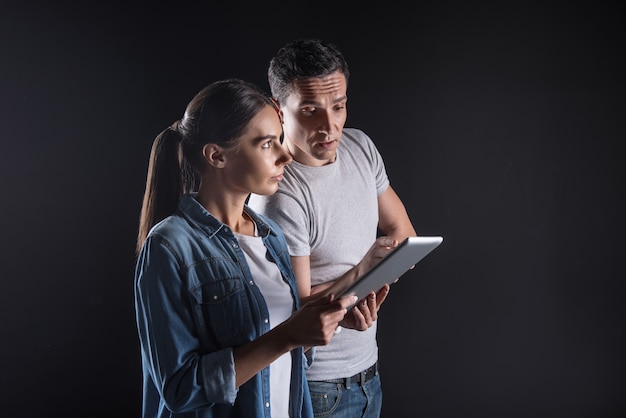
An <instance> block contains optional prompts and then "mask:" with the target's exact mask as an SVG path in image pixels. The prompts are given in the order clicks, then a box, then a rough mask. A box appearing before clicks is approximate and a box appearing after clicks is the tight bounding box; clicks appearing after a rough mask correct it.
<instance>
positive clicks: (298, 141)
mask: <svg viewBox="0 0 626 418" xmlns="http://www.w3.org/2000/svg"><path fill="white" fill-rule="evenodd" d="M346 89H347V85H346V78H345V77H344V75H343V73H341V72H340V71H335V72H334V73H332V74H330V75H328V76H325V77H323V78H308V79H304V80H300V81H297V82H295V83H294V84H293V89H292V92H291V93H290V94H289V96H287V98H286V99H285V102H284V103H282V104H281V107H280V110H281V114H282V118H283V129H284V132H285V142H284V145H285V146H286V147H287V149H288V150H289V152H290V153H291V155H292V156H293V158H294V160H296V161H298V162H299V163H301V164H305V165H309V166H322V165H325V164H330V163H332V162H334V161H335V156H336V153H337V146H338V145H339V141H340V139H341V132H342V130H343V126H344V124H345V123H346V117H347V108H346V104H347V101H348V98H347V95H346Z"/></svg>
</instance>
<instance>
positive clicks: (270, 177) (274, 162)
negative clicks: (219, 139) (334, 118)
mask: <svg viewBox="0 0 626 418" xmlns="http://www.w3.org/2000/svg"><path fill="white" fill-rule="evenodd" d="M282 136H283V129H282V124H281V123H280V119H279V117H278V113H277V112H276V109H274V108H273V107H272V106H269V105H268V106H266V107H265V108H264V109H263V110H261V111H260V112H259V113H258V114H257V115H256V116H255V117H254V118H252V120H251V121H250V122H249V123H248V126H247V128H246V130H245V131H244V133H243V134H242V136H241V137H240V142H239V146H238V147H237V148H236V149H233V150H229V151H226V165H225V167H224V169H225V170H227V171H226V172H225V174H226V175H225V177H224V178H225V179H226V181H227V182H228V183H229V184H230V186H231V187H233V188H235V189H239V190H240V191H241V192H244V193H256V194H260V195H269V194H273V193H275V192H276V191H277V190H278V183H279V182H280V181H282V179H283V170H284V168H285V166H286V165H287V164H289V163H290V162H291V161H292V158H291V156H290V155H289V153H288V152H287V149H286V148H284V147H283V146H282Z"/></svg>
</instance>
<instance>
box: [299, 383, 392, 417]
mask: <svg viewBox="0 0 626 418" xmlns="http://www.w3.org/2000/svg"><path fill="white" fill-rule="evenodd" d="M309 391H310V392H311V399H312V401H313V412H314V413H315V417H318V418H321V417H333V418H379V417H380V411H381V408H382V403H383V392H382V388H381V385H380V375H379V374H378V373H377V374H376V375H375V376H374V377H372V378H371V379H370V380H368V381H367V382H365V383H363V384H360V383H351V384H350V385H349V387H346V385H345V383H329V382H324V381H309Z"/></svg>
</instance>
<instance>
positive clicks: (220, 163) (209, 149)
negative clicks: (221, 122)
mask: <svg viewBox="0 0 626 418" xmlns="http://www.w3.org/2000/svg"><path fill="white" fill-rule="evenodd" d="M202 155H203V156H204V160H205V161H206V162H207V163H208V164H210V165H212V166H213V167H217V168H222V167H224V164H226V155H225V154H224V149H223V148H222V147H220V146H219V145H217V144H212V143H208V144H206V145H205V146H204V147H202Z"/></svg>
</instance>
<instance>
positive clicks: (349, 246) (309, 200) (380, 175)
mask: <svg viewBox="0 0 626 418" xmlns="http://www.w3.org/2000/svg"><path fill="white" fill-rule="evenodd" d="M388 186H389V179H388V177H387V172H386V170H385V165H384V162H383V160H382V157H381V155H380V153H379V152H378V150H377V149H376V146H375V145H374V143H373V142H372V140H371V139H370V138H369V137H368V136H367V135H366V134H365V133H364V132H363V131H361V130H358V129H354V128H344V130H343V135H342V137H341V141H340V142H339V146H338V149H337V159H336V160H335V162H334V163H332V164H327V165H324V166H321V167H310V166H305V165H302V164H300V163H298V162H295V161H294V162H292V163H291V164H290V165H288V166H287V167H286V168H285V176H284V180H283V181H282V182H281V183H280V184H279V188H278V192H276V193H275V194H274V195H271V196H260V195H255V194H253V195H251V196H250V199H249V202H248V204H249V205H250V206H251V207H252V208H253V209H254V210H256V211H258V212H260V213H262V214H265V215H267V216H268V217H270V218H272V219H274V220H275V221H276V222H277V223H278V224H279V225H280V227H281V228H282V230H283V231H284V233H285V236H286V239H287V244H288V246H289V252H290V254H291V255H292V256H307V255H308V256H310V260H311V284H312V285H317V284H320V283H324V282H327V281H329V280H334V279H336V278H338V277H339V276H341V275H342V274H343V273H345V272H346V271H348V270H349V269H351V268H352V267H354V266H355V265H356V264H357V263H358V262H359V261H361V259H362V258H363V256H364V255H365V253H366V252H367V251H368V250H369V248H370V247H371V245H372V244H373V243H374V241H375V240H376V235H377V227H378V196H379V195H380V194H382V193H383V192H384V191H385V190H386V189H387V187H388ZM376 324H377V323H374V325H373V326H372V327H371V328H369V329H368V330H367V331H355V330H351V329H342V331H341V332H340V333H338V334H336V335H335V336H334V337H333V339H332V340H331V342H330V344H328V345H326V346H320V347H317V348H316V354H315V361H314V362H313V365H312V366H311V368H310V369H309V370H307V377H308V379H309V380H326V379H335V378H341V377H348V376H352V375H353V374H356V373H358V372H360V371H362V370H364V369H366V368H368V367H369V366H371V365H372V364H374V362H376V360H377V359H378V345H377V343H376Z"/></svg>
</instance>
